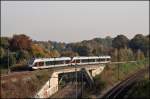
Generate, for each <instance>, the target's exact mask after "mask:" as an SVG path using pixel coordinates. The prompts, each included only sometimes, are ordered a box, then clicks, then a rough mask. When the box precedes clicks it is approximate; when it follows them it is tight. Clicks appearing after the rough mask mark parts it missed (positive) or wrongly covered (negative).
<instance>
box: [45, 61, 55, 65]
mask: <svg viewBox="0 0 150 99" xmlns="http://www.w3.org/2000/svg"><path fill="white" fill-rule="evenodd" d="M45 64H46V66H49V65H54V61H46V62H45Z"/></svg>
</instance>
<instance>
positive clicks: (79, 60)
mask: <svg viewBox="0 0 150 99" xmlns="http://www.w3.org/2000/svg"><path fill="white" fill-rule="evenodd" d="M110 60H111V57H110V56H91V57H86V56H82V57H80V56H79V57H72V58H70V57H59V58H33V59H31V60H30V61H29V62H28V66H29V67H30V68H31V69H42V68H51V67H60V66H74V65H85V64H100V63H108V62H110Z"/></svg>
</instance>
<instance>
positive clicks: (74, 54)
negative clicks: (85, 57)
mask: <svg viewBox="0 0 150 99" xmlns="http://www.w3.org/2000/svg"><path fill="white" fill-rule="evenodd" d="M61 56H66V57H73V56H78V53H76V52H73V51H63V52H61Z"/></svg>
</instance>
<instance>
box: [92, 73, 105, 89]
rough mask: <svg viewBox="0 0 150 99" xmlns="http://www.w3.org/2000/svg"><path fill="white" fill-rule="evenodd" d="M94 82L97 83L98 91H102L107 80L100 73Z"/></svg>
mask: <svg viewBox="0 0 150 99" xmlns="http://www.w3.org/2000/svg"><path fill="white" fill-rule="evenodd" d="M94 84H95V88H96V89H95V91H96V92H97V91H101V90H102V89H104V88H105V86H106V82H105V81H103V80H102V79H101V77H100V75H97V76H95V77H94Z"/></svg>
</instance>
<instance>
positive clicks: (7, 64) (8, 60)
mask: <svg viewBox="0 0 150 99" xmlns="http://www.w3.org/2000/svg"><path fill="white" fill-rule="evenodd" d="M7 54H8V59H7V61H8V62H7V63H8V64H7V65H8V72H7V73H8V74H9V73H10V69H9V48H8V53H7Z"/></svg>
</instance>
